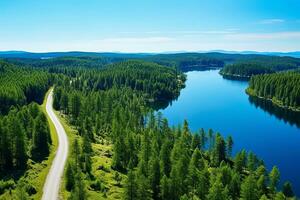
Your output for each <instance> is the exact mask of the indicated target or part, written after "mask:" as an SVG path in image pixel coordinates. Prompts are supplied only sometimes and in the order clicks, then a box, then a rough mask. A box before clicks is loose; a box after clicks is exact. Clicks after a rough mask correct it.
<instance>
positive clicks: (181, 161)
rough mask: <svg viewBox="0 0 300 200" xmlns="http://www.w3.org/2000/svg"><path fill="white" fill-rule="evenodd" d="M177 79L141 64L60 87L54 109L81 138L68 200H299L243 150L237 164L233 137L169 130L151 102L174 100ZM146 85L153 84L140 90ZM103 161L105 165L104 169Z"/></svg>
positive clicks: (68, 79) (89, 73) (69, 79)
mask: <svg viewBox="0 0 300 200" xmlns="http://www.w3.org/2000/svg"><path fill="white" fill-rule="evenodd" d="M119 72H123V73H119ZM124 74H126V75H125V76H124ZM158 76H160V77H158ZM178 76H179V77H183V78H184V76H183V75H182V74H181V73H179V72H177V71H176V70H175V69H170V68H165V67H162V66H160V65H156V64H151V63H144V62H142V61H126V62H121V63H116V64H113V65H111V66H109V67H107V68H106V69H103V70H98V71H97V70H85V71H81V72H79V71H78V73H77V76H76V78H74V77H73V76H69V75H68V74H65V75H64V80H62V81H59V82H58V83H57V86H56V87H55V96H54V107H55V108H56V109H57V110H60V111H61V112H62V113H64V114H65V117H66V119H67V121H68V122H69V123H70V124H71V125H72V126H74V127H76V132H77V134H78V135H77V136H76V138H75V139H74V140H73V141H72V152H71V156H70V158H69V161H68V164H67V169H66V177H65V179H66V180H65V190H66V191H67V194H68V195H67V197H68V198H69V199H78V198H77V197H78V196H80V199H88V198H91V199H93V198H94V199H96V198H108V199H115V198H119V199H120V198H122V199H174V200H175V199H212V200H213V199H286V197H293V196H294V195H293V192H292V188H291V184H290V183H289V182H286V183H285V184H284V187H283V188H282V190H280V188H279V187H278V183H279V179H280V172H279V170H278V168H277V167H273V169H272V170H271V171H270V172H268V171H267V169H266V167H265V166H264V163H263V161H262V160H260V159H259V158H257V156H256V155H255V154H254V153H252V152H246V151H245V150H242V151H241V152H239V153H237V154H236V155H235V156H233V155H232V148H233V139H232V138H231V137H228V138H223V137H222V136H221V134H220V133H217V132H214V131H213V130H211V129H210V130H208V131H207V132H206V131H204V130H203V129H200V130H199V132H197V133H192V132H191V131H190V130H189V126H188V122H187V121H185V122H184V123H183V126H182V127H181V126H178V127H170V126H169V125H168V122H167V120H166V119H164V118H163V116H161V115H160V114H159V113H158V114H154V113H153V112H151V110H152V109H151V106H150V105H149V104H148V103H147V102H148V99H149V98H153V99H154V100H155V101H159V100H160V99H162V98H158V97H161V95H158V96H157V93H159V92H157V90H159V89H160V88H161V89H164V88H165V90H166V91H169V92H170V94H173V95H167V96H165V97H164V98H174V97H175V96H176V94H177V93H178V90H180V88H181V87H182V84H181V81H183V80H184V79H183V80H181V81H179V80H180V79H179V80H178ZM161 77H164V78H161ZM165 79H167V80H168V81H165ZM133 80H135V81H133ZM132 81H133V82H132ZM143 82H144V83H146V82H147V84H141V86H137V84H138V83H143ZM176 83H180V84H176ZM156 85H160V87H159V88H158V87H156ZM146 86H147V88H145V87H146ZM169 100H171V99H169ZM99 146H100V147H101V149H103V148H106V149H108V150H107V151H105V152H103V154H104V155H102V156H99V155H97V154H98V153H99V152H102V151H101V149H99V148H98V147H99ZM110 146H112V148H111V149H110ZM100 159H103V160H106V161H105V163H103V164H99V163H101V161H100ZM99 171H101V173H100V172H99ZM99 174H102V176H100V175H99ZM107 174H109V175H107ZM104 177H105V178H104ZM106 177H109V178H106ZM253 191H254V192H253ZM278 191H280V192H278ZM116 193H117V194H116Z"/></svg>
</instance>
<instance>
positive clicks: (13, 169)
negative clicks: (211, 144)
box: [0, 61, 53, 199]
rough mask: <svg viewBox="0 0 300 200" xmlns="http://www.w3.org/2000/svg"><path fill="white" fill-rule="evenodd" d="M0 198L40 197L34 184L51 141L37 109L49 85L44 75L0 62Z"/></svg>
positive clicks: (49, 81)
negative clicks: (37, 195) (37, 169)
mask: <svg viewBox="0 0 300 200" xmlns="http://www.w3.org/2000/svg"><path fill="white" fill-rule="evenodd" d="M0 75H1V76H0V104H1V106H0V143H1V145H0V179H1V180H0V196H1V197H3V198H6V199H7V198H8V199H20V198H21V197H22V196H24V198H25V197H29V196H32V195H36V194H37V193H41V191H38V190H40V188H41V187H42V185H38V186H37V184H40V183H38V182H34V180H32V178H33V177H34V178H36V181H39V179H40V173H39V172H38V171H36V170H33V169H34V168H40V170H41V171H42V170H44V169H45V167H46V165H45V163H44V164H41V163H42V162H44V161H47V160H48V156H49V154H50V149H51V145H52V139H51V136H50V128H49V124H48V121H47V118H46V116H45V114H44V113H43V112H42V109H41V107H40V105H38V104H42V103H43V99H44V96H45V94H46V92H47V90H48V89H49V87H50V85H51V84H52V81H53V79H52V77H51V76H50V75H49V74H48V73H46V72H43V71H40V70H33V69H31V68H26V67H24V66H19V65H14V64H12V63H7V62H5V61H0Z"/></svg>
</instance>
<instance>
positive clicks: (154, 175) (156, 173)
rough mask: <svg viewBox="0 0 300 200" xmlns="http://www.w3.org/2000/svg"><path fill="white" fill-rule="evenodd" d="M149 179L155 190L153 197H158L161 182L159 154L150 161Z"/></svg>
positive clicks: (152, 188)
mask: <svg viewBox="0 0 300 200" xmlns="http://www.w3.org/2000/svg"><path fill="white" fill-rule="evenodd" d="M149 165H150V169H149V180H150V185H151V190H152V191H153V193H152V197H153V199H158V197H159V193H160V191H159V182H160V166H159V159H158V155H156V156H153V157H152V158H151V160H150V162H149Z"/></svg>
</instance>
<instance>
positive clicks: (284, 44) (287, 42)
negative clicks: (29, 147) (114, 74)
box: [0, 30, 300, 52]
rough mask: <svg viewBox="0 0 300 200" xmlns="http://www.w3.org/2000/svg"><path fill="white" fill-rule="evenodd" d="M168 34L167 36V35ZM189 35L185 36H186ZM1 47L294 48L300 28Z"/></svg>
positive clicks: (134, 49) (6, 44) (7, 43)
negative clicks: (281, 30)
mask: <svg viewBox="0 0 300 200" xmlns="http://www.w3.org/2000/svg"><path fill="white" fill-rule="evenodd" d="M166 35H167V36H166ZM186 36H188V37H186ZM0 43H1V47H0V49H1V50H9V49H16V50H26V51H33V52H46V51H95V52H99V51H106V52H108V51H110V52H112V51H119V52H163V51H181V50H184V51H199V50H203V51H206V50H214V49H224V50H238V51H243V50H255V51H296V50H299V47H300V31H294V32H293V31H289V32H274V33H271V32H268V33H238V32H231V31H230V30H229V31H181V32H180V34H179V33H178V34H174V35H168V34H165V33H163V34H157V35H155V37H154V36H152V35H150V36H147V35H144V36H143V37H142V36H140V37H121V36H120V35H119V36H117V37H109V38H101V37H99V39H90V40H89V39H85V38H84V39H78V40H55V41H53V40H51V41H48V40H46V39H44V40H41V39H37V40H35V41H28V40H21V41H8V40H4V39H1V38H0Z"/></svg>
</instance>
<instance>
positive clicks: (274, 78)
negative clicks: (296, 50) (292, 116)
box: [247, 72, 300, 110]
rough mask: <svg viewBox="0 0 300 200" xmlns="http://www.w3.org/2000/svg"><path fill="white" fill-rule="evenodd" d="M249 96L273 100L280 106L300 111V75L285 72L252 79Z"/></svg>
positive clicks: (248, 90)
mask: <svg viewBox="0 0 300 200" xmlns="http://www.w3.org/2000/svg"><path fill="white" fill-rule="evenodd" d="M247 92H248V94H250V95H254V96H258V97H263V98H265V99H271V100H272V101H273V103H275V104H278V105H280V106H285V107H289V108H291V109H294V110H300V73H299V72H285V73H274V74H268V75H257V76H253V77H251V79H250V81H249V87H248V89H247Z"/></svg>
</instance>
